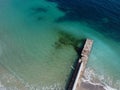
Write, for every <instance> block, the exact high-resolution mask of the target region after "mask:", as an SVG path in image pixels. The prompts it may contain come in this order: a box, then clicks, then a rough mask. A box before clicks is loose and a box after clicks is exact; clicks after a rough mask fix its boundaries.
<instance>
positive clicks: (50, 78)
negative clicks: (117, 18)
mask: <svg viewBox="0 0 120 90" xmlns="http://www.w3.org/2000/svg"><path fill="white" fill-rule="evenodd" d="M0 6H1V8H0V72H1V73H0V82H1V83H0V87H5V88H6V89H7V90H9V89H8V88H12V90H17V88H18V89H20V90H30V89H31V90H35V88H37V89H38V90H44V89H45V90H50V88H51V89H52V88H54V89H56V90H64V89H65V85H66V82H67V81H68V77H69V75H70V72H71V70H72V68H71V66H72V65H73V63H74V61H75V60H76V58H77V52H76V51H75V49H74V47H73V43H74V41H75V40H79V39H80V40H81V39H82V38H87V37H88V38H91V39H93V40H94V46H93V50H92V52H91V55H90V59H89V63H88V68H90V70H91V69H92V70H94V71H95V73H96V74H99V75H100V77H101V76H102V79H104V80H103V81H104V82H105V83H107V84H108V85H110V86H112V87H114V88H118V89H119V86H120V83H119V80H120V71H119V65H120V61H119V53H120V47H119V45H120V43H119V42H116V41H114V40H112V39H110V38H108V37H107V36H104V34H102V33H100V32H98V31H97V28H98V27H96V28H93V27H91V25H90V24H88V23H87V22H85V21H83V20H81V21H64V22H58V21H57V19H58V18H60V17H62V16H64V15H65V13H64V12H63V11H61V10H59V9H58V8H57V6H58V4H57V3H54V2H48V1H45V0H34V1H32V0H26V1H24V0H4V1H3V0H0ZM103 21H105V22H108V20H106V19H104V20H103ZM92 24H93V23H92ZM94 25H95V24H94ZM61 32H62V33H61ZM63 33H65V35H68V36H69V37H71V36H72V37H74V38H73V39H74V40H73V41H70V40H71V39H70V38H69V37H68V39H65V40H68V43H64V42H62V44H60V43H61V42H60V43H59V40H60V37H62V38H66V36H64V34H63ZM69 39H70V40H69ZM71 42H73V43H71ZM63 43H64V44H63ZM90 70H89V71H90ZM105 78H106V79H105Z"/></svg>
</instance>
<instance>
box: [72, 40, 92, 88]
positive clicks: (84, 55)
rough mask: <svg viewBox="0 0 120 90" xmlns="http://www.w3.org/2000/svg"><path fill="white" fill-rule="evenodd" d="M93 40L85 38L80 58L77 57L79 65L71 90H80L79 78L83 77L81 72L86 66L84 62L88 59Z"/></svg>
mask: <svg viewBox="0 0 120 90" xmlns="http://www.w3.org/2000/svg"><path fill="white" fill-rule="evenodd" d="M92 44H93V40H90V39H87V40H86V42H85V45H84V48H83V50H82V53H81V58H80V59H79V62H78V63H80V66H79V69H78V73H77V76H76V78H75V82H74V85H73V87H72V90H80V85H81V78H82V77H83V73H84V71H85V68H86V64H87V61H88V56H89V54H90V51H91V48H92Z"/></svg>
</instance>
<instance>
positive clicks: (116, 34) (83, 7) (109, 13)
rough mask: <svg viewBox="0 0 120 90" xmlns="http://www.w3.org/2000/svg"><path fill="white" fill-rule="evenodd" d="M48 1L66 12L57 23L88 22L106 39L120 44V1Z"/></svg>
mask: <svg viewBox="0 0 120 90" xmlns="http://www.w3.org/2000/svg"><path fill="white" fill-rule="evenodd" d="M48 1H51V2H56V3H57V4H58V6H57V7H58V9H60V10H61V11H63V12H65V15H64V16H62V17H60V18H59V19H57V20H56V21H58V22H64V21H86V22H88V23H89V24H90V25H91V26H92V27H94V28H96V27H97V29H96V30H97V31H99V32H101V33H103V34H104V35H105V36H106V37H109V38H111V39H113V40H115V41H118V42H120V0H48ZM94 24H95V26H94ZM96 25H97V26H96Z"/></svg>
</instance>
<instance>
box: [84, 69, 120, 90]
mask: <svg viewBox="0 0 120 90" xmlns="http://www.w3.org/2000/svg"><path fill="white" fill-rule="evenodd" d="M82 81H83V82H84V83H87V84H90V85H93V86H98V87H102V88H104V90H120V82H119V81H118V82H113V80H111V79H110V78H105V76H104V75H98V74H96V73H95V70H94V69H91V68H87V69H86V70H85V73H84V77H83V78H82ZM112 87H113V88H112Z"/></svg>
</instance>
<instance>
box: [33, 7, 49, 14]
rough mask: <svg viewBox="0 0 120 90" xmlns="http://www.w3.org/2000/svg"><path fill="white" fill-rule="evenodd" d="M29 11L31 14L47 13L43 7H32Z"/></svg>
mask: <svg viewBox="0 0 120 90" xmlns="http://www.w3.org/2000/svg"><path fill="white" fill-rule="evenodd" d="M31 10H32V12H33V13H41V12H44V13H45V12H47V9H46V8H43V7H32V8H31Z"/></svg>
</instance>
